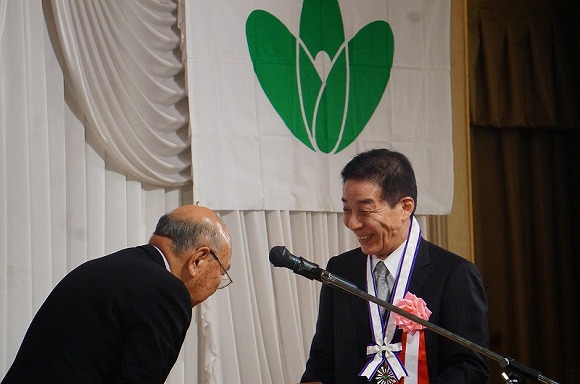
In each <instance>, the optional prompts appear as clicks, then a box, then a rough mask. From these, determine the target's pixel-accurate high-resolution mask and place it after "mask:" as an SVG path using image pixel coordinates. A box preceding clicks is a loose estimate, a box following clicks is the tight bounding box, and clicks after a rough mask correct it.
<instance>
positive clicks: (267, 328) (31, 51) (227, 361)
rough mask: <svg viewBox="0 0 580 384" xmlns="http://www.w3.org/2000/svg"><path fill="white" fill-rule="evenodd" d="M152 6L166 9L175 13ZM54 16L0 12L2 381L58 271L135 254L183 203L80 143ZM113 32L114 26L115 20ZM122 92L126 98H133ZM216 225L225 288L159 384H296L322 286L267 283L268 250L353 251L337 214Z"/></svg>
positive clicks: (19, 5)
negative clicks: (225, 237)
mask: <svg viewBox="0 0 580 384" xmlns="http://www.w3.org/2000/svg"><path fill="white" fill-rule="evenodd" d="M117 3H118V2H108V5H109V6H111V7H116V6H117ZM123 3H125V5H126V6H129V5H130V3H138V4H141V5H142V6H143V7H146V6H150V7H151V9H150V10H151V11H152V14H151V15H154V14H155V12H156V11H159V9H160V8H159V3H160V2H157V1H142V0H127V1H126V2H123ZM161 3H163V5H167V4H169V6H170V8H171V7H172V8H171V9H175V1H165V2H161ZM63 4H64V3H63ZM95 4H96V3H95ZM103 4H105V2H102V3H101V5H103ZM57 5H58V4H57ZM61 5H62V4H61ZM55 9H56V8H55ZM52 10H53V8H52V7H51V3H50V2H49V1H48V0H44V1H42V2H39V1H37V0H18V1H7V0H0V377H3V376H4V373H5V372H6V370H7V369H8V367H9V366H10V364H11V363H12V361H13V359H14V356H15V354H16V352H17V350H18V347H19V345H20V343H21V341H22V338H23V336H24V333H25V331H26V329H27V327H28V324H29V323H30V321H31V319H32V317H33V316H34V314H35V312H36V311H37V309H38V308H39V306H40V305H41V304H42V302H43V301H44V299H45V298H46V296H47V295H48V293H49V292H50V290H51V289H52V287H54V285H55V284H56V283H57V282H58V281H59V280H60V279H61V278H62V277H63V276H64V275H65V274H66V273H67V272H68V271H70V270H71V269H73V268H74V267H76V266H77V265H79V264H81V263H82V262H84V261H86V260H89V259H92V258H95V257H99V256H101V255H104V254H107V253H110V252H113V251H116V250H118V249H120V248H124V247H126V246H133V245H138V244H142V243H144V242H146V241H147V239H148V237H149V235H150V233H151V232H152V230H153V227H154V224H155V222H156V221H157V219H158V217H159V216H160V215H161V214H163V213H165V212H167V211H169V210H171V209H173V208H175V207H177V206H178V205H180V204H182V203H188V202H191V201H192V200H193V197H192V194H191V184H189V183H188V184H186V186H184V187H182V188H177V187H174V188H161V187H159V186H154V185H151V184H148V183H144V182H143V180H137V179H136V178H134V177H133V176H132V175H131V173H129V174H130V176H127V174H128V171H127V170H126V169H124V168H121V167H120V165H118V159H117V158H114V157H113V156H112V155H110V153H111V152H112V151H114V148H113V149H111V148H109V147H108V146H106V145H105V144H107V143H103V142H102V141H101V140H98V139H97V137H96V135H94V134H91V132H92V130H93V129H94V128H95V127H94V126H92V125H91V124H89V121H91V119H89V118H88V117H87V112H86V108H91V109H94V108H97V107H96V106H94V105H92V104H84V103H83V102H80V97H81V96H79V95H78V93H76V94H74V93H72V92H71V89H72V88H74V85H75V84H76V83H75V82H74V81H72V82H69V81H70V78H68V75H67V73H66V71H65V72H63V70H62V68H63V64H64V63H69V62H70V58H69V59H68V60H64V58H63V57H62V53H61V51H60V48H59V45H60V43H59V39H58V34H57V33H56V30H55V28H56V24H55V22H54V20H55V18H54V16H53V14H52ZM101 11H102V13H103V14H105V13H107V14H109V15H113V14H115V13H114V12H112V11H111V12H108V11H107V10H106V9H102V10H101ZM87 12H88V11H87ZM116 15H118V16H119V17H120V14H116ZM165 16H166V15H165ZM59 17H60V20H61V23H64V24H66V21H65V20H62V19H63V17H64V16H63V15H59ZM161 19H164V16H163V17H161ZM144 20H147V19H144ZM110 22H115V23H119V24H123V23H125V22H126V19H125V17H121V19H117V18H115V17H114V18H113V19H112V20H110ZM69 24H70V20H69ZM164 25H165V26H166V25H167V24H164ZM159 36H160V38H161V39H162V40H163V42H159V43H158V44H159V45H157V46H158V47H161V46H166V45H165V44H164V43H166V42H167V36H166V35H164V34H163V33H161V34H160V35H159ZM144 37H147V39H151V36H149V35H147V36H144ZM169 40H171V41H173V40H172V39H169ZM116 43H119V44H121V43H122V41H121V42H119V41H116V42H115V44H116ZM148 43H151V44H155V42H154V41H151V40H150V41H148ZM107 44H113V41H108V42H107ZM171 44H172V45H173V44H174V42H172V43H171ZM108 49H119V48H118V47H113V46H110V47H108ZM69 53H74V52H69ZM95 57H96V56H95ZM94 63H95V62H93V64H94ZM77 69H78V68H77ZM84 71H86V72H85V73H90V71H88V69H87V68H84ZM120 73H122V72H115V73H108V75H109V76H118V75H119V74H120ZM119 76H120V75H119ZM172 76H173V75H172ZM125 80H128V79H125ZM101 81H104V82H105V83H108V81H109V80H108V78H105V79H102V80H101ZM168 82H170V83H171V81H168ZM65 83H68V84H69V85H70V86H71V87H66V88H65V86H64V84H65ZM148 83H149V82H148ZM121 84H125V85H126V84H128V82H120V83H119V86H121ZM149 84H150V83H149ZM127 92H128V93H127V94H126V95H125V96H126V97H128V98H131V99H132V98H133V96H134V95H133V93H132V92H137V91H136V88H131V91H130V92H129V91H127ZM115 96H116V97H119V94H116V95H115ZM135 98H137V96H135ZM97 100H98V98H95V99H92V100H91V103H92V102H94V103H98V101H97ZM100 100H101V102H103V103H107V102H108V101H109V100H104V99H100ZM120 104H122V105H126V104H124V103H120ZM99 108H105V109H106V108H110V105H109V106H108V105H100V106H99ZM151 108H154V109H155V108H161V109H163V108H164V106H163V105H162V106H159V105H151ZM169 109H171V108H169ZM153 113H154V112H153ZM170 120H171V119H170ZM171 121H172V120H171ZM116 122H117V120H115V119H112V120H109V121H108V124H112V125H116ZM123 124H125V122H124V121H119V125H120V126H122V125H123ZM176 126H177V125H173V124H169V125H168V126H165V125H164V126H163V127H165V128H167V129H174V128H175V127H176ZM163 127H159V128H161V129H163ZM107 128H109V129H118V130H119V131H123V130H122V129H121V128H120V127H119V126H109V125H108V126H107ZM179 172H181V171H178V173H179ZM160 176H163V175H160ZM165 176H166V175H165ZM165 176H164V177H165ZM145 179H147V178H145ZM160 184H162V183H161V182H160ZM219 213H220V214H221V215H222V217H223V219H224V221H225V222H226V224H227V225H228V226H229V227H230V230H231V233H232V236H233V248H234V254H233V261H232V269H231V274H232V277H233V279H234V284H233V285H232V286H231V287H229V288H228V289H226V290H223V291H219V292H217V293H216V295H214V296H212V297H211V298H210V299H209V300H207V301H206V302H205V303H203V304H202V305H200V306H198V307H196V308H195V310H194V320H193V321H192V324H191V327H190V330H189V334H188V336H187V339H186V342H185V345H184V347H183V349H182V353H181V355H180V357H179V360H178V362H177V363H176V365H175V367H174V369H173V370H172V372H171V375H170V377H169V379H168V381H167V382H168V383H172V384H182V383H183V384H185V383H215V384H218V383H228V384H230V383H254V382H256V383H292V382H297V381H298V378H299V377H300V374H301V372H302V370H303V368H304V361H305V358H306V354H307V351H308V347H309V343H310V339H311V337H312V334H313V331H314V325H315V324H314V322H315V319H316V313H317V300H318V292H319V283H317V282H311V281H309V280H307V279H304V278H302V277H299V276H298V277H296V276H295V275H293V274H292V273H291V272H290V271H288V270H274V269H273V268H272V267H271V266H270V264H269V262H268V250H269V249H270V248H271V247H272V246H274V245H286V246H287V247H288V248H289V249H290V250H291V251H293V252H294V253H296V254H299V255H302V256H304V257H306V258H308V259H310V260H312V261H314V262H317V263H319V264H320V265H325V263H326V260H327V258H328V256H329V255H333V254H336V253H339V252H341V251H343V250H346V249H350V248H352V247H354V246H355V245H356V240H355V239H354V237H353V236H352V235H351V234H350V233H348V231H347V230H346V229H345V228H344V226H343V225H342V224H341V214H328V213H310V212H288V211H248V212H241V211H221V212H219ZM47 353H49V351H47Z"/></svg>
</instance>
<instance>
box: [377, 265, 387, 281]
mask: <svg viewBox="0 0 580 384" xmlns="http://www.w3.org/2000/svg"><path fill="white" fill-rule="evenodd" d="M388 273H389V272H388V271H387V266H386V265H385V263H383V262H382V261H379V262H378V263H377V265H376V267H375V274H376V278H377V279H384V278H386V277H387V275H388Z"/></svg>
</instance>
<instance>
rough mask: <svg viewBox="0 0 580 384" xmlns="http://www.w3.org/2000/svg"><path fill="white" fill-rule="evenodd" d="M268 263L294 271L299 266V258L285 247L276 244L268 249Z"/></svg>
mask: <svg viewBox="0 0 580 384" xmlns="http://www.w3.org/2000/svg"><path fill="white" fill-rule="evenodd" d="M270 263H272V264H273V265H274V266H275V267H285V268H289V269H291V270H293V271H296V270H297V269H298V267H300V258H298V257H296V256H294V255H293V254H291V253H290V251H288V250H287V249H286V247H284V246H282V245H277V246H275V247H272V249H271V250H270Z"/></svg>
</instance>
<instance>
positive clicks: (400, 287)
mask: <svg viewBox="0 0 580 384" xmlns="http://www.w3.org/2000/svg"><path fill="white" fill-rule="evenodd" d="M420 240H421V228H420V227H419V223H418V222H417V220H416V219H415V217H413V219H412V221H411V227H410V228H409V234H408V236H407V241H406V243H405V248H404V250H403V257H402V258H401V262H400V264H399V272H398V274H397V276H396V278H395V285H394V288H393V293H392V295H391V299H390V302H391V303H393V302H395V301H396V300H398V299H402V298H403V297H404V296H405V293H406V292H407V290H408V286H409V279H410V278H411V274H412V272H413V266H414V265H415V257H416V255H417V249H418V248H419V242H420ZM372 269H373V267H372V258H371V257H370V256H369V257H368V268H367V292H368V293H369V294H371V295H375V296H376V292H375V284H374V276H373V270H372ZM368 307H369V313H370V321H371V329H372V335H373V344H370V345H369V346H367V351H366V354H367V356H368V357H369V361H368V362H367V364H366V365H365V367H364V368H363V369H362V371H361V372H360V373H359V376H364V377H366V378H367V379H371V378H372V377H373V376H374V375H375V373H376V372H377V369H378V368H379V367H380V366H381V365H382V364H383V363H386V365H388V366H389V368H390V369H391V370H392V371H393V373H394V375H395V377H396V379H397V380H400V379H401V378H403V377H408V376H409V372H408V370H407V369H406V366H412V367H415V366H418V361H419V360H418V355H419V353H413V352H412V351H413V350H414V349H413V348H414V347H413V345H414V343H415V340H414V338H406V339H403V340H405V341H404V342H405V344H406V345H405V348H404V350H405V351H409V353H407V354H406V355H405V357H404V361H405V365H403V362H402V361H401V360H400V359H399V354H400V352H401V351H402V350H403V346H402V343H392V340H393V337H394V336H395V330H396V328H397V326H396V325H395V323H394V316H391V312H390V311H387V312H386V317H385V320H384V322H383V319H382V318H381V315H380V308H379V305H378V304H375V303H371V302H369V304H368ZM420 333H421V334H423V331H421V332H420ZM415 336H419V333H417V334H415ZM419 339H420V337H419ZM419 341H420V340H419ZM409 343H411V345H409ZM417 345H419V343H418V344H417ZM419 349H420V348H419V347H417V350H419ZM424 350H425V349H424V343H423V351H424ZM413 375H414V376H416V375H415V374H413ZM410 383H413V382H412V381H407V384H410ZM417 383H418V382H417Z"/></svg>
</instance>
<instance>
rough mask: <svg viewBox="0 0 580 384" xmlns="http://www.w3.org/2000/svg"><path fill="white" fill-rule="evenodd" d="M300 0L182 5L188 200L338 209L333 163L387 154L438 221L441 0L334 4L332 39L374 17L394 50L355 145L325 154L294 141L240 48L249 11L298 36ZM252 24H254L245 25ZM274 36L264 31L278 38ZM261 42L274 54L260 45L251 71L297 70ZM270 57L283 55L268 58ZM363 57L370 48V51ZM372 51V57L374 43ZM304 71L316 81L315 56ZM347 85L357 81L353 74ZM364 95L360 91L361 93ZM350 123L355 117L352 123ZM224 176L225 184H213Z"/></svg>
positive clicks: (444, 51) (444, 150) (446, 3)
mask: <svg viewBox="0 0 580 384" xmlns="http://www.w3.org/2000/svg"><path fill="white" fill-rule="evenodd" d="M303 4H304V2H303V1H302V0H277V1H273V0H237V1H235V2H234V3H232V1H230V0H213V1H190V2H186V6H185V10H186V15H185V18H186V20H187V23H188V25H187V32H186V33H185V36H186V51H187V64H186V68H187V71H188V89H189V106H190V110H191V135H192V146H193V150H192V156H193V179H194V191H195V196H196V199H199V200H200V201H201V202H204V203H205V204H209V205H211V206H214V207H219V209H288V210H305V211H328V212H342V202H341V195H342V189H341V183H340V177H339V174H340V170H341V169H342V167H343V166H344V164H345V163H346V162H347V161H348V160H350V158H352V157H353V156H354V155H355V154H356V153H358V152H360V151H363V150H368V149H371V148H376V147H386V148H390V149H394V150H398V151H401V152H403V153H405V154H406V155H407V156H408V157H409V159H410V160H411V162H412V163H413V165H414V167H415V172H416V176H417V187H418V193H419V202H418V205H417V212H418V213H419V214H430V215H442V214H448V213H449V212H450V210H451V204H452V201H453V182H454V180H453V149H452V140H451V139H452V138H451V81H450V68H451V65H450V53H449V52H450V44H449V31H450V7H451V1H450V0H415V1H399V0H380V1H377V0H357V1H352V0H341V1H338V5H339V7H340V12H341V13H342V20H340V22H342V23H343V25H344V37H342V36H341V38H343V39H345V42H352V41H353V40H355V39H354V38H353V36H355V35H357V33H359V32H360V31H361V30H363V29H364V28H366V27H365V26H368V25H370V23H373V22H376V21H383V22H387V23H388V24H389V25H390V26H391V28H392V30H393V34H394V46H395V47H394V58H393V68H392V71H391V75H390V79H389V82H388V84H387V87H386V90H385V92H384V94H382V98H380V102H379V101H377V102H378V106H377V108H376V110H375V111H374V113H373V114H372V116H370V120H369V121H368V124H367V125H366V127H365V128H364V130H363V131H362V132H361V133H360V135H359V136H358V137H357V138H356V140H355V141H354V142H352V143H351V144H350V145H349V146H347V147H346V148H344V150H342V151H341V152H339V153H336V154H332V153H331V154H325V153H321V152H314V151H313V150H311V149H309V148H307V147H306V146H305V145H303V144H302V143H301V142H299V140H298V139H296V138H295V137H293V135H292V134H291V133H290V130H289V128H288V127H287V126H286V124H285V123H284V121H283V120H282V118H281V116H280V115H278V113H277V112H276V110H275V109H274V107H273V105H272V104H271V103H270V101H269V100H268V97H267V96H266V93H265V92H264V90H263V87H262V86H261V84H260V82H259V81H258V79H257V77H256V73H255V71H254V66H253V65H252V60H251V57H250V52H249V49H248V44H249V43H248V41H247V38H246V22H247V20H248V19H249V16H250V15H251V14H252V12H253V11H255V10H257V9H258V10H263V11H265V12H268V13H269V14H271V15H272V17H273V18H274V17H275V18H276V19H278V20H279V21H280V22H281V23H283V24H284V27H285V28H288V30H289V33H288V34H289V35H290V33H291V34H292V36H293V38H295V39H298V36H299V34H300V33H299V27H300V26H301V25H300V17H301V11H302V6H303ZM325 21H328V20H325ZM262 24H265V21H264V20H261V21H259V22H256V24H255V25H262ZM256 29H257V28H256ZM251 30H252V31H253V32H254V33H255V34H257V35H260V33H259V32H256V31H255V30H254V29H251ZM276 32H278V31H276ZM276 32H274V31H273V32H272V34H273V35H276V36H278V34H277V33H276ZM263 33H264V34H267V33H268V32H267V31H266V32H263ZM249 35H252V36H254V34H252V33H249ZM281 40H282V39H281ZM298 40H299V39H298ZM328 40H331V38H330V37H328ZM260 41H261V40H260ZM282 41H286V40H282ZM341 41H342V40H341ZM360 41H361V40H357V42H359V43H360ZM256 44H257V43H256ZM271 45H272V46H273V47H275V48H268V47H270V45H268V44H266V48H264V49H263V51H259V52H260V54H259V55H258V54H257V55H258V56H260V55H262V56H260V57H262V61H261V65H262V66H263V67H266V66H267V65H266V64H265V63H268V64H271V65H272V66H274V65H281V66H282V63H283V67H284V72H281V73H279V74H278V75H277V76H276V78H284V79H286V77H293V75H294V73H293V71H294V72H297V71H298V70H297V67H296V63H293V62H290V63H288V62H287V61H286V60H290V59H287V56H284V53H283V52H284V51H283V48H282V47H285V48H286V44H283V43H280V42H278V41H276V42H271ZM289 45H290V44H289ZM369 45H370V44H369ZM290 46H291V47H293V45H290ZM276 49H278V50H280V51H281V52H282V53H281V52H278V51H276V52H275V53H274V54H273V53H272V52H271V51H275V50H276ZM319 49H320V48H319ZM364 49H365V50H367V51H372V50H373V48H371V47H369V46H365V47H364ZM289 50H290V49H289ZM375 50H380V51H382V50H384V47H383V46H379V47H376V48H375ZM353 51H356V49H353ZM311 53H312V55H314V54H315V53H316V52H311ZM330 54H333V53H330ZM270 55H272V56H274V55H281V56H274V57H272V56H270ZM323 56H324V55H319V56H318V58H319V59H320V58H321V57H323ZM330 59H333V58H328V60H329V61H330ZM367 59H368V58H367ZM361 61H362V59H361ZM273 63H274V64H273ZM255 64H256V63H254V65H255ZM292 64H293V65H294V66H292ZM314 66H317V68H319V69H320V71H321V72H322V73H324V72H325V71H329V70H330V69H329V68H330V64H329V63H326V64H324V60H322V63H321V62H320V60H316V61H315V62H314ZM320 67H323V68H324V69H323V68H320ZM369 67H374V66H370V65H369ZM269 68H270V70H272V71H273V69H272V68H271V67H269ZM352 73H355V72H354V71H352ZM371 73H372V71H371ZM296 76H297V75H296ZM366 76H368V78H366V80H367V81H371V82H373V83H375V82H378V81H376V79H375V78H372V77H371V75H369V74H366ZM366 76H365V77H366ZM361 77H363V76H362V75H361ZM351 79H352V80H353V81H354V80H355V79H359V77H356V76H354V75H353V76H352V78H351ZM285 81H287V80H285ZM276 87H277V88H282V87H284V88H283V89H284V90H285V91H286V93H287V94H289V95H290V96H287V97H288V99H292V100H298V99H299V96H300V95H299V94H300V92H298V91H295V90H294V89H293V88H292V87H291V86H289V85H286V84H285V83H281V84H279V85H277V86H272V88H276ZM369 88H371V87H370V86H369V85H366V87H365V90H368V89H369ZM351 91H352V90H351ZM367 94H371V92H370V91H368V92H360V93H359V94H357V93H356V92H354V91H353V92H352V93H349V96H348V97H349V98H352V99H353V100H354V102H353V103H354V104H355V105H356V104H367V103H371V101H370V100H368V99H365V98H364V97H366V96H367ZM363 95H364V96H363ZM379 95H380V93H379ZM329 99H331V98H330V97H329ZM341 100H342V99H341ZM296 104H298V103H296ZM329 104H332V103H330V102H329ZM351 107H352V105H351ZM287 108H288V109H290V107H288V106H287ZM305 108H306V107H305ZM328 108H329V111H332V112H329V113H333V114H334V113H335V112H334V110H332V109H330V108H331V107H330V106H329V107H328ZM349 108H350V107H349ZM353 109H354V108H350V110H349V113H348V115H349V116H351V115H352V116H355V115H359V114H360V115H363V116H364V115H365V114H364V113H363V112H362V111H356V112H355V111H353ZM292 110H299V106H297V105H295V104H293V105H292ZM286 118H287V119H288V120H294V121H297V120H298V121H299V120H300V118H298V117H293V118H290V117H288V116H286ZM304 119H306V117H305V118H304ZM352 119H353V121H356V120H358V119H361V120H364V118H363V117H360V116H357V117H356V118H355V117H353V118H352ZM329 120H330V119H329ZM349 120H350V118H349ZM335 128H336V127H335ZM231 164H236V166H235V167H232V166H231ZM216 174H219V175H220V176H221V177H216ZM223 180H228V181H230V182H231V183H232V185H235V187H234V188H231V187H230V188H228V187H227V186H226V187H224V186H223Z"/></svg>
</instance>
